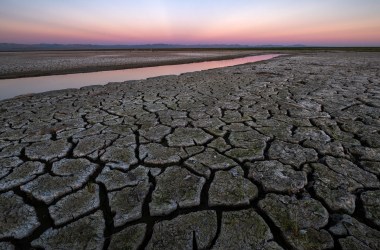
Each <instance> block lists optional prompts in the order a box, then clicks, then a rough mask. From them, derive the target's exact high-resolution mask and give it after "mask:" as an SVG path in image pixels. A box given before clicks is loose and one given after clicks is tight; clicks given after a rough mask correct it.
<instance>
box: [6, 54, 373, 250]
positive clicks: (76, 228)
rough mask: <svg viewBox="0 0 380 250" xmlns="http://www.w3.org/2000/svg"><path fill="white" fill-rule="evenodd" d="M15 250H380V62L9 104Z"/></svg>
mask: <svg viewBox="0 0 380 250" xmlns="http://www.w3.org/2000/svg"><path fill="white" fill-rule="evenodd" d="M0 120H1V126H0V211H1V213H0V249H29V248H46V249H380V198H379V197H380V144H379V142H380V54H376V53H348V52H344V53H343V52H340V53H338V52H336V53H322V52H321V53H317V54H298V55H288V56H284V57H279V58H276V59H273V60H270V61H266V62H260V63H255V64H246V65H240V66H234V67H228V68H221V69H214V70H208V71H201V72H194V73H187V74H182V75H180V76H163V77H157V78H151V79H147V80H142V81H134V82H125V83H110V84H108V85H106V86H90V87H84V88H82V89H70V90H61V91H52V92H46V93H41V94H35V95H31V96H24V97H19V98H14V99H10V100H5V101H2V102H0Z"/></svg>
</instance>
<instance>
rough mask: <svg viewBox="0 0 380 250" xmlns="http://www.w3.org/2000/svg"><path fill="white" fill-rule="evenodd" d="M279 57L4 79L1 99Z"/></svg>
mask: <svg viewBox="0 0 380 250" xmlns="http://www.w3.org/2000/svg"><path fill="white" fill-rule="evenodd" d="M276 56H279V55H278V54H270V55H260V56H249V57H244V58H236V59H229V60H221V61H209V62H200V63H188V64H179V65H167V66H156V67H146V68H138V69H123V70H112V71H99V72H91V73H79V74H68V75H53V76H40V77H28V78H18V79H5V80H0V100H3V99H6V98H11V97H14V96H17V95H23V94H28V93H38V92H44V91H49V90H57V89H66V88H80V87H83V86H89V85H98V84H107V83H109V82H123V81H128V80H140V79H146V78H149V77H155V76H161V75H179V74H182V73H186V72H194V71H199V70H206V69H213V68H221V67H227V66H234V65H239V64H244V63H250V62H258V61H263V60H268V59H271V58H274V57H276Z"/></svg>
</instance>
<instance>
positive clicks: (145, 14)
mask: <svg viewBox="0 0 380 250" xmlns="http://www.w3.org/2000/svg"><path fill="white" fill-rule="evenodd" d="M379 13H380V0H260V1H259V0H193V1H185V0H138V1H136V0H108V1H106V0H91V1H90V0H62V1H61V0H0V43H64V44H69V43H92V44H146V43H176V44H222V43H223V44H247V45H260V44H283V45H288V44H305V45H331V46H380V14H379Z"/></svg>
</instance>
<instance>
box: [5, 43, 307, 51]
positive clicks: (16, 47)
mask: <svg viewBox="0 0 380 250" xmlns="http://www.w3.org/2000/svg"><path fill="white" fill-rule="evenodd" d="M287 47H305V46H304V45H301V44H296V45H286V46H285V45H257V46H251V45H241V44H196V45H183V44H165V43H159V44H140V45H138V44H137V45H96V44H50V43H40V44H17V43H0V51H38V50H104V49H108V50H118V49H246V48H287Z"/></svg>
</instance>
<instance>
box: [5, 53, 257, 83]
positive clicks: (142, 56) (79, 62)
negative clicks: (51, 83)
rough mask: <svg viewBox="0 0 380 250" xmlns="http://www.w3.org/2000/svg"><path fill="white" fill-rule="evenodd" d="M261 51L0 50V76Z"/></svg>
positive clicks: (200, 59)
mask: <svg viewBox="0 0 380 250" xmlns="http://www.w3.org/2000/svg"><path fill="white" fill-rule="evenodd" d="M257 54H262V53H261V52H249V51H55V52H52V51H50V52H49V51H40V52H0V79H11V78H20V77H31V76H44V75H60V74H72V73H84V72H95V71H104V70H117V69H130V68H142V67H151V66H161V65H175V64H184V63H192V62H203V61H212V60H224V59H232V58H238V57H244V56H249V55H257Z"/></svg>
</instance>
